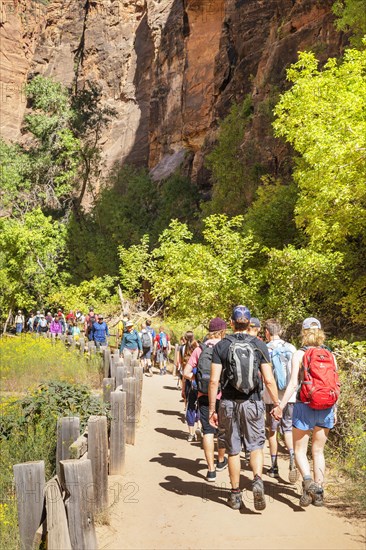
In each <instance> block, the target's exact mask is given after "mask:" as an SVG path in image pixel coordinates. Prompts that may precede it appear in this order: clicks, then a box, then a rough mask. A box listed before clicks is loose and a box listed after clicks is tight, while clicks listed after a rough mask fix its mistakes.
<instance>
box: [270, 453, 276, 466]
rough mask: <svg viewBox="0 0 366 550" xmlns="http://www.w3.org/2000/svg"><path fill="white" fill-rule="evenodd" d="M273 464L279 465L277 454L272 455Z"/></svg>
mask: <svg viewBox="0 0 366 550" xmlns="http://www.w3.org/2000/svg"><path fill="white" fill-rule="evenodd" d="M271 462H272V466H277V455H271Z"/></svg>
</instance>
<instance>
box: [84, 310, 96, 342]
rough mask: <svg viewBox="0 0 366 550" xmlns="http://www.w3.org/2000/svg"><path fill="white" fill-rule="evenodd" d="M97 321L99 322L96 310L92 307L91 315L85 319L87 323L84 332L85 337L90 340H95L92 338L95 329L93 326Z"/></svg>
mask: <svg viewBox="0 0 366 550" xmlns="http://www.w3.org/2000/svg"><path fill="white" fill-rule="evenodd" d="M96 320H97V316H96V315H95V313H94V308H93V307H90V308H89V313H88V315H87V316H86V317H85V322H84V332H85V336H86V337H87V338H88V339H89V340H93V337H92V328H93V324H94V323H95V321H96Z"/></svg>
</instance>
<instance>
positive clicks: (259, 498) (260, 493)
mask: <svg viewBox="0 0 366 550" xmlns="http://www.w3.org/2000/svg"><path fill="white" fill-rule="evenodd" d="M252 492H253V498H254V508H255V509H256V510H264V509H265V507H266V499H265V496H264V485H263V481H262V479H261V478H260V477H258V476H256V477H255V478H254V479H253V483H252Z"/></svg>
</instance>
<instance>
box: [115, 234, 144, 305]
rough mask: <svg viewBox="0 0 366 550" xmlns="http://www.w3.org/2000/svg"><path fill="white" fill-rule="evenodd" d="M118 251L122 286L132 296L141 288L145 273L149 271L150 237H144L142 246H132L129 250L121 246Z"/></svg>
mask: <svg viewBox="0 0 366 550" xmlns="http://www.w3.org/2000/svg"><path fill="white" fill-rule="evenodd" d="M118 250H119V258H120V260H121V265H120V268H119V271H120V275H121V285H122V288H124V289H125V290H126V291H127V292H128V294H129V295H130V296H132V295H133V294H134V293H136V292H137V291H138V290H139V289H140V288H141V283H142V280H143V277H144V274H145V271H148V262H149V258H150V254H149V236H148V235H144V236H143V237H142V239H141V243H140V244H137V245H132V246H131V247H130V248H129V249H126V248H124V247H123V246H120V247H119V249H118Z"/></svg>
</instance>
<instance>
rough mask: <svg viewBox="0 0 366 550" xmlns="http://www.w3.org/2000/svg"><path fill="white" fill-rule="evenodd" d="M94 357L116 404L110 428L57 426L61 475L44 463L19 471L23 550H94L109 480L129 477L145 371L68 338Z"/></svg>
mask: <svg viewBox="0 0 366 550" xmlns="http://www.w3.org/2000/svg"><path fill="white" fill-rule="evenodd" d="M64 341H65V343H67V344H68V345H70V347H71V348H73V347H76V346H78V347H79V349H80V351H81V352H82V353H84V352H86V351H87V352H88V353H89V354H90V356H92V355H93V354H97V353H98V354H100V357H101V361H102V367H103V371H104V379H103V396H102V398H103V400H104V401H105V402H106V403H110V408H111V418H110V429H108V419H107V417H106V416H90V417H89V420H88V424H87V427H86V429H85V430H84V432H83V433H80V420H79V418H78V417H64V418H60V419H59V420H58V423H57V434H56V436H57V450H56V475H55V476H54V477H53V478H52V479H50V480H49V481H48V482H46V480H45V464H44V461H43V460H40V461H36V462H26V463H23V464H16V465H14V467H13V470H14V479H15V490H16V496H17V507H18V523H19V533H20V540H21V548H22V550H31V549H34V548H37V547H38V546H39V545H40V544H41V542H43V544H44V545H45V547H46V548H47V549H49V550H69V549H73V550H84V549H85V550H94V549H96V548H97V539H96V532H95V516H96V514H100V513H103V514H107V513H108V475H114V474H120V475H121V474H123V472H124V466H125V460H126V444H127V445H128V444H130V445H134V444H135V430H136V426H137V424H138V422H139V420H140V414H141V398H142V382H143V368H142V367H140V366H139V362H138V361H131V360H126V361H125V362H123V361H122V359H120V357H119V353H118V352H115V353H112V352H111V349H110V348H108V347H102V348H100V350H98V351H97V350H96V348H95V344H94V342H86V341H85V340H84V339H82V338H80V339H79V341H78V342H75V341H71V339H69V341H68V337H66V338H65V339H64Z"/></svg>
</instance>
